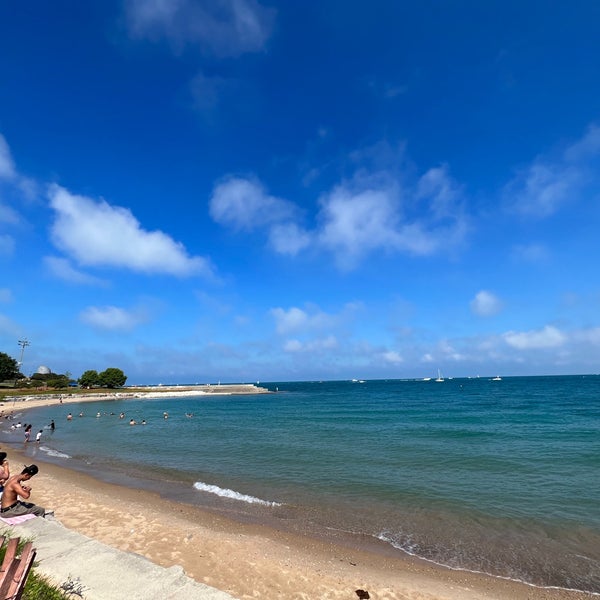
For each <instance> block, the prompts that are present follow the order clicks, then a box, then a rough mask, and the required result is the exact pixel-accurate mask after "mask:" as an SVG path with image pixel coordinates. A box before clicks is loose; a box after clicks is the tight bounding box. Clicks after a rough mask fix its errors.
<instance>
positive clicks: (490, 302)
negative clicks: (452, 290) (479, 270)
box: [470, 290, 503, 317]
mask: <svg viewBox="0 0 600 600" xmlns="http://www.w3.org/2000/svg"><path fill="white" fill-rule="evenodd" d="M470 306H471V311H472V312H473V313H474V314H476V315H478V316H480V317H491V316H493V315H496V314H498V313H499V312H500V311H501V310H502V308H503V302H502V301H501V300H500V299H499V298H498V297H497V296H495V295H494V294H492V293H491V292H488V291H487V290H481V291H480V292H477V294H475V298H473V300H471V304H470Z"/></svg>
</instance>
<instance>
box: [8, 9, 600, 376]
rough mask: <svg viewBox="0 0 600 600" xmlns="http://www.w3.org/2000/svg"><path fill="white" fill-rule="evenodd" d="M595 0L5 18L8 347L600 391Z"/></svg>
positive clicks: (18, 12) (166, 365) (30, 360)
mask: <svg viewBox="0 0 600 600" xmlns="http://www.w3.org/2000/svg"><path fill="white" fill-rule="evenodd" d="M599 23H600V5H599V4H598V3H596V2H586V1H584V2H577V3H570V4H569V5H567V4H566V3H552V5H551V6H550V7H549V5H548V3H547V2H531V1H530V2H510V1H509V2H506V1H503V2H494V1H489V2H442V1H437V2H432V1H423V2H418V3H415V2H411V3H409V2H400V1H398V2H393V1H389V0H388V1H382V0H374V1H372V2H369V3H364V2H352V1H348V0H346V1H344V2H341V1H337V0H331V1H325V2H312V1H303V2H296V1H292V2H277V1H273V2H266V1H265V2H258V1H256V0H218V1H217V0H119V1H117V0H105V1H104V2H75V1H73V0H71V1H65V0H57V1H56V2H52V3H49V2H42V1H40V0H33V1H29V2H17V3H3V4H2V5H0V56H1V57H2V58H1V59H0V273H1V274H2V277H1V278H0V351H2V352H6V353H8V354H10V355H11V356H14V357H15V358H16V359H17V360H18V359H19V357H20V351H21V348H20V347H19V345H18V341H19V340H22V339H27V340H28V341H29V342H30V346H28V347H26V349H25V353H24V359H23V369H22V370H23V371H24V372H25V373H28V374H29V373H32V372H34V371H35V370H36V369H37V367H38V366H39V365H47V366H49V367H50V368H51V369H52V370H53V371H54V372H60V373H63V372H65V371H68V372H70V373H72V375H73V376H74V377H79V375H81V373H82V372H83V371H85V370H87V369H96V370H99V371H100V370H104V369H105V368H107V367H119V368H122V369H123V370H124V372H125V373H126V374H127V375H128V378H129V379H128V383H132V384H135V383H172V382H189V383H192V382H208V381H211V382H215V381H219V380H220V381H223V382H229V381H259V380H260V381H283V380H304V379H346V378H363V379H366V378H400V377H425V376H432V375H436V374H437V370H438V369H441V370H442V372H443V373H444V375H446V376H456V377H458V376H474V375H478V374H479V375H482V376H488V375H492V376H493V375H496V374H500V375H522V374H555V373H556V374H559V373H590V372H593V373H597V372H599V371H600V367H599V365H600V310H599V309H600V277H599V276H598V258H599V256H600V252H599V250H600V248H599V246H600V234H599V225H600V201H599V200H600V169H599V168H598V167H599V166H600V104H599V103H598V98H599V97H600V25H599Z"/></svg>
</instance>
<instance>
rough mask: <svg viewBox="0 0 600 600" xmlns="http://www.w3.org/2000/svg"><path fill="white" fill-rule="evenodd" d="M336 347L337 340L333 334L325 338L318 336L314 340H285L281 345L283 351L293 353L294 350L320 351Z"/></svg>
mask: <svg viewBox="0 0 600 600" xmlns="http://www.w3.org/2000/svg"><path fill="white" fill-rule="evenodd" d="M337 347H338V341H337V339H336V337H335V336H333V335H328V336H327V337H325V338H319V339H315V340H310V341H307V342H301V341H300V340H297V339H292V340H287V341H286V342H285V344H284V345H283V349H284V351H285V352H290V353H295V352H305V353H310V352H322V351H330V350H334V349H335V348H337Z"/></svg>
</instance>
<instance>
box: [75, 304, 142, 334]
mask: <svg viewBox="0 0 600 600" xmlns="http://www.w3.org/2000/svg"><path fill="white" fill-rule="evenodd" d="M79 318H80V320H81V321H82V322H83V323H86V324H87V325H90V326H91V327H94V328H95V329H104V330H108V331H131V330H132V329H135V327H137V326H138V325H140V324H142V323H145V322H146V321H147V320H148V316H147V315H146V314H145V312H144V311H142V310H132V311H128V310H125V309H123V308H119V307H117V306H89V307H88V308H86V309H85V310H84V311H82V312H81V314H80V315H79Z"/></svg>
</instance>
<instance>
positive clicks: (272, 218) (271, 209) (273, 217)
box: [210, 177, 296, 231]
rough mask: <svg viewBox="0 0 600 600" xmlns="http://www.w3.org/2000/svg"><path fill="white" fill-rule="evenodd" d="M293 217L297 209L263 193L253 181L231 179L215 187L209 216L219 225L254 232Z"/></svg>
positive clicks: (260, 186) (288, 203) (263, 190)
mask: <svg viewBox="0 0 600 600" xmlns="http://www.w3.org/2000/svg"><path fill="white" fill-rule="evenodd" d="M295 214H296V207H295V206H294V205H293V204H291V203H290V202H287V201H286V200H282V199H281V198H276V197H275V196H270V195H269V194H267V193H266V191H265V189H264V188H263V186H262V185H261V184H260V183H259V182H257V181H254V180H250V179H244V178H240V177H230V178H228V179H226V180H224V181H223V182H221V183H219V184H218V185H217V186H215V189H214V190H213V193H212V196H211V199H210V215H211V217H212V218H213V219H214V220H215V221H216V222H217V223H220V224H221V225H228V226H230V227H232V228H233V229H236V230H247V231H250V230H253V229H258V228H261V227H265V226H268V225H271V224H273V223H281V222H282V221H284V220H287V219H290V218H292V217H293V216H295Z"/></svg>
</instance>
